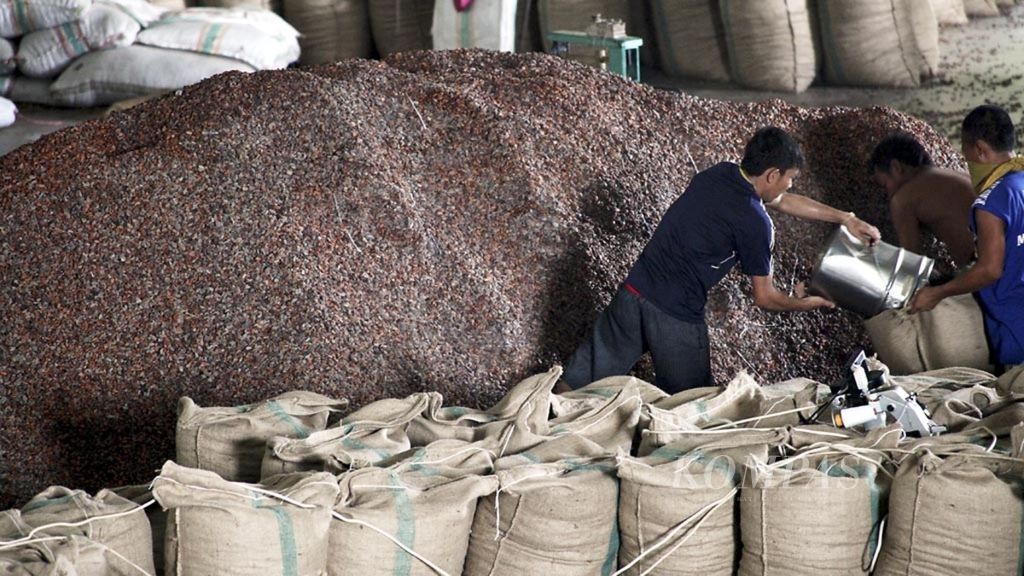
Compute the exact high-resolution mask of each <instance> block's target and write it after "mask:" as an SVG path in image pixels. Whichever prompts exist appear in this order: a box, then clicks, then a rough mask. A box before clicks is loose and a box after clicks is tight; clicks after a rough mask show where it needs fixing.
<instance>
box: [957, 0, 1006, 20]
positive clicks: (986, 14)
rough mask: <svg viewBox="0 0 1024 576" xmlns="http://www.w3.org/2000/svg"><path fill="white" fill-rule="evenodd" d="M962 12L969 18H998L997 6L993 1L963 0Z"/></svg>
mask: <svg viewBox="0 0 1024 576" xmlns="http://www.w3.org/2000/svg"><path fill="white" fill-rule="evenodd" d="M963 2H964V12H966V13H967V16H969V17H971V18H990V17H992V16H999V5H998V4H997V3H996V1H995V0H963Z"/></svg>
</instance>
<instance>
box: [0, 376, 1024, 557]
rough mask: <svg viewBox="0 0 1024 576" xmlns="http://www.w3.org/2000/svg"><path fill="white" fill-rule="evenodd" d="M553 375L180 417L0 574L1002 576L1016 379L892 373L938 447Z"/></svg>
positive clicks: (40, 517) (769, 409)
mask: <svg viewBox="0 0 1024 576" xmlns="http://www.w3.org/2000/svg"><path fill="white" fill-rule="evenodd" d="M872 368H874V369H882V370H884V369H885V367H884V365H880V364H878V363H877V361H874V364H873V366H872ZM560 374H561V370H560V369H559V368H555V369H553V370H551V371H549V372H547V373H544V374H539V375H536V376H533V377H530V378H527V379H525V380H523V381H522V382H520V383H519V384H517V385H516V386H514V387H513V388H512V389H511V390H510V391H509V392H508V394H507V395H506V397H505V398H504V399H503V400H502V401H501V402H499V403H498V404H496V405H495V406H493V407H492V408H490V409H488V410H486V411H479V410H473V409H468V408H462V407H456V406H444V405H443V403H442V398H441V396H440V395H439V394H437V393H436V392H425V393H418V394H414V395H412V396H409V397H407V398H404V399H384V400H380V401H377V402H374V403H372V404H369V405H367V406H364V407H362V408H361V409H359V410H356V411H354V412H351V413H349V414H347V415H345V416H344V417H341V414H343V413H344V411H345V410H346V409H347V402H346V401H344V400H333V399H330V398H326V397H323V396H320V395H317V394H313V393H309V392H291V393H286V394H282V395H280V396H278V397H275V398H273V399H270V400H268V401H266V402H263V403H260V404H255V405H247V406H240V407H225V408H202V407H199V406H197V405H196V404H195V403H194V402H193V401H192V400H191V399H189V398H182V399H181V401H180V403H179V419H178V424H177V430H176V452H177V454H176V458H175V461H173V462H167V463H166V464H165V465H164V466H163V468H162V469H161V470H160V471H159V474H158V475H157V476H156V478H155V479H154V480H153V482H152V483H151V484H150V485H147V486H132V487H124V488H117V489H113V490H102V491H100V492H99V493H97V494H96V495H95V496H90V495H89V494H87V493H85V492H83V491H80V490H69V489H67V488H63V487H52V488H50V489H48V490H46V491H44V492H43V493H41V494H39V495H38V496H36V497H35V498H33V499H32V500H30V501H29V502H28V503H26V504H25V505H24V506H23V507H22V508H21V509H20V510H8V511H5V512H2V513H0V572H4V573H10V572H13V573H18V574H106V575H121V574H123V575H128V574H154V573H157V572H159V570H160V569H163V570H164V571H165V573H167V574H217V575H242V574H247V575H252V574H279V573H280V574H324V573H326V574H330V575H340V574H360V575H374V574H380V575H390V574H399V573H400V574H435V573H436V574H467V575H480V576H483V575H488V574H489V575H500V574H510V575H511V574H516V575H519V574H542V573H547V574H559V575H563V574H570V575H572V574H579V575H583V574H605V575H607V574H648V573H667V574H693V575H698V574H699V575H702V576H707V575H723V576H724V575H729V574H734V573H739V574H741V575H743V576H748V575H749V576H753V575H762V576H765V575H773V574H780V575H781V574H786V575H794V574H795V575H802V574H807V575H812V574H814V575H817V574H868V573H869V572H872V571H873V573H874V574H881V575H886V576H888V575H895V574H910V573H913V574H932V575H942V574H950V575H952V574H978V573H982V574H1010V573H1017V572H1016V571H1017V570H1018V567H1019V562H1020V561H1021V560H1022V558H1021V550H1022V546H1021V543H1022V542H1024V539H1022V537H1024V533H1022V526H1024V524H1022V495H1021V494H1020V491H1019V486H1020V483H1021V482H1022V481H1024V459H1022V457H1021V456H1022V455H1021V446H1022V442H1024V403H1021V402H1020V400H1021V399H1024V369H1018V370H1015V371H1013V372H1010V373H1007V374H1006V375H1004V376H1003V377H1001V378H1000V379H996V378H995V377H994V376H992V375H991V374H988V373H985V372H983V371H979V370H974V369H967V368H952V369H946V370H942V371H936V372H929V373H923V374H917V375H913V376H906V377H899V376H893V377H891V383H893V384H898V385H901V386H903V387H904V388H906V389H907V390H908V391H911V392H917V393H918V394H919V395H920V397H921V398H922V400H923V401H924V402H925V403H926V404H927V405H928V406H929V407H930V408H931V410H932V413H933V417H934V418H935V419H936V421H938V423H940V424H944V425H946V426H948V427H949V429H950V430H951V432H950V433H948V434H945V435H943V436H939V437H935V438H924V439H912V438H907V437H905V434H904V433H903V431H902V430H901V429H900V428H899V427H898V426H895V425H893V426H889V427H885V428H880V429H876V430H873V431H870V432H868V433H861V432H857V431H854V430H849V429H835V428H833V427H832V426H826V425H822V424H807V425H803V424H801V423H800V416H808V415H810V414H811V413H812V412H813V411H814V408H815V406H816V405H817V404H818V403H819V402H822V401H823V400H824V397H825V396H826V395H827V394H828V391H829V388H828V386H825V385H822V384H819V383H817V382H813V381H811V380H806V379H794V380H790V381H787V382H783V383H779V384H774V385H770V386H764V387H762V386H760V385H758V384H757V383H756V382H755V381H754V380H753V379H752V378H750V377H749V376H748V375H746V374H745V373H741V374H740V375H738V376H737V377H736V378H735V379H734V380H733V381H732V382H730V383H729V384H728V385H726V386H724V387H722V388H698V389H694V390H689V391H685V392H682V393H680V394H676V395H674V396H667V395H666V394H665V393H664V392H662V391H661V390H659V389H657V388H655V387H654V386H652V385H650V384H648V383H646V382H643V381H640V380H637V379H635V378H631V377H613V378H607V379H604V380H601V381H598V382H595V383H593V384H591V385H589V386H587V387H585V388H582V389H580V390H576V391H573V392H569V393H565V394H560V395H559V394H552V392H551V391H552V388H553V386H554V385H555V383H556V381H557V380H558V378H559V376H560ZM966 526H971V527H972V528H971V529H970V530H962V529H960V527H966Z"/></svg>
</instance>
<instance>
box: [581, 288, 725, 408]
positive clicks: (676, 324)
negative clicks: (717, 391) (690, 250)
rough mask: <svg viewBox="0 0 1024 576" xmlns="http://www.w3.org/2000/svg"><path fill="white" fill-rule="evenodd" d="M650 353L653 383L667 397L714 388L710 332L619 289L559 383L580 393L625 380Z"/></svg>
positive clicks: (701, 325) (702, 323)
mask: <svg viewBox="0 0 1024 576" xmlns="http://www.w3.org/2000/svg"><path fill="white" fill-rule="evenodd" d="M644 352H650V353H651V357H652V359H653V360H654V373H655V380H654V383H655V384H656V385H657V386H658V387H659V388H661V389H662V390H664V391H665V392H668V393H669V394H675V393H676V392H681V391H683V390H686V389H689V388H696V387H698V386H714V379H713V378H712V377H711V354H710V351H709V348H708V327H707V324H705V323H704V322H701V323H699V324H694V323H691V322H684V321H682V320H679V319H677V318H675V317H672V316H669V315H668V314H665V313H664V312H662V311H661V310H659V309H658V308H657V307H656V306H655V305H654V304H652V303H651V302H648V301H647V300H645V299H644V298H643V297H642V296H638V295H636V294H634V293H632V292H630V291H629V290H627V289H626V288H625V286H622V287H620V288H619V291H618V292H616V294H615V297H614V298H612V301H611V303H610V304H609V305H608V307H607V308H605V310H604V312H603V313H602V314H601V316H600V317H599V318H598V319H597V322H596V323H595V324H594V329H593V331H592V332H591V334H590V336H589V337H588V338H587V339H586V340H584V341H583V343H582V344H580V346H579V348H577V349H576V352H575V353H574V354H573V355H572V357H571V358H570V359H569V361H568V362H567V363H566V366H565V371H564V372H563V374H562V379H563V380H565V382H566V384H568V385H569V386H571V387H572V388H580V387H582V386H586V385H587V384H590V383H591V382H594V381H596V380H600V379H601V378H605V377H608V376H618V375H623V374H628V373H629V371H630V370H631V369H632V368H633V365H634V364H636V362H637V360H639V359H640V357H641V356H642V355H643V354H644Z"/></svg>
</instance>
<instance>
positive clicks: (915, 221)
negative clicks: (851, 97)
mask: <svg viewBox="0 0 1024 576" xmlns="http://www.w3.org/2000/svg"><path fill="white" fill-rule="evenodd" d="M871 169H872V171H873V172H874V175H875V180H876V181H877V182H878V183H879V184H881V185H882V186H884V187H885V191H886V193H887V195H888V197H889V213H890V215H891V217H892V223H893V226H894V227H895V228H896V235H897V237H898V238H899V244H900V246H901V247H903V248H906V249H907V250H909V251H911V252H915V253H917V254H922V253H923V250H924V239H923V238H922V236H921V228H922V227H924V228H927V229H928V230H929V231H930V232H931V233H932V234H933V235H935V237H936V238H938V239H939V241H941V242H942V243H944V244H945V245H946V248H947V249H948V250H949V254H950V256H952V257H953V262H954V263H956V266H957V268H963V267H965V266H966V265H967V264H969V263H970V262H971V260H972V259H973V258H974V236H973V235H972V234H971V231H970V229H969V228H968V217H969V215H970V212H971V205H972V204H973V203H974V198H975V196H974V189H973V188H972V187H971V181H970V179H969V178H968V177H967V175H966V174H960V173H959V172H955V171H953V170H947V169H945V168H937V167H935V166H934V165H932V159H931V156H929V155H928V152H927V151H925V149H924V147H923V146H921V143H920V142H918V141H917V139H916V138H914V137H913V136H912V135H911V134H908V133H906V132H897V133H895V134H892V135H890V136H888V137H886V138H885V139H884V140H882V141H881V142H879V143H878V146H876V147H875V151H874V153H872V155H871Z"/></svg>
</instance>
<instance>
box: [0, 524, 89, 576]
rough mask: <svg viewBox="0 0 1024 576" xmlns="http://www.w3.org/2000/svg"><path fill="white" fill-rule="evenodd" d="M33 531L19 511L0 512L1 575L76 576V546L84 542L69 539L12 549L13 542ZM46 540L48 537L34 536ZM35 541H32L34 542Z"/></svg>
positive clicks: (35, 543)
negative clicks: (4, 545) (3, 545)
mask: <svg viewBox="0 0 1024 576" xmlns="http://www.w3.org/2000/svg"><path fill="white" fill-rule="evenodd" d="M31 531H32V527H31V526H29V525H28V524H25V522H24V521H23V520H22V519H21V513H20V511H18V510H4V511H0V544H3V543H7V544H8V546H6V547H4V548H0V574H11V575H15V576H78V570H77V569H76V565H77V563H78V560H79V557H80V554H79V544H80V543H81V542H82V541H83V540H84V539H83V538H79V537H75V536H73V537H70V538H68V539H63V540H47V541H33V542H28V541H25V543H23V544H20V545H17V546H14V545H10V544H11V543H12V542H13V541H15V540H23V539H24V538H26V537H28V535H29V533H31ZM35 536H37V537H39V538H40V539H41V538H46V537H47V536H46V535H45V534H44V535H39V534H36V535H35ZM35 539H36V538H33V540H35Z"/></svg>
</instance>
